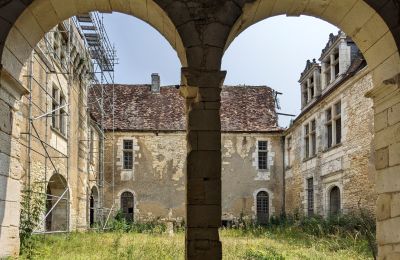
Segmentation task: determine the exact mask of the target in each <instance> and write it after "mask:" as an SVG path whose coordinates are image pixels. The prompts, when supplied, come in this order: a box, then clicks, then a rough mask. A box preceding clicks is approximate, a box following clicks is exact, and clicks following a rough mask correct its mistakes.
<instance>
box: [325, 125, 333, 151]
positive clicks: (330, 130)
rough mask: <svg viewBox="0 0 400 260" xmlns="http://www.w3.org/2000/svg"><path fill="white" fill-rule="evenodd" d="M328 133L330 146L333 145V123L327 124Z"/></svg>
mask: <svg viewBox="0 0 400 260" xmlns="http://www.w3.org/2000/svg"><path fill="white" fill-rule="evenodd" d="M326 127H327V132H328V133H327V134H328V148H331V147H332V124H331V123H329V124H328V125H327V126H326Z"/></svg>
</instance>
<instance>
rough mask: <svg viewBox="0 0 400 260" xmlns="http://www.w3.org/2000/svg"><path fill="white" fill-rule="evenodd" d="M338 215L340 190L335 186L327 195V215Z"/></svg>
mask: <svg viewBox="0 0 400 260" xmlns="http://www.w3.org/2000/svg"><path fill="white" fill-rule="evenodd" d="M339 213H340V189H339V188H338V187H337V186H335V187H333V188H332V189H331V192H330V194H329V214H330V215H337V214H339Z"/></svg>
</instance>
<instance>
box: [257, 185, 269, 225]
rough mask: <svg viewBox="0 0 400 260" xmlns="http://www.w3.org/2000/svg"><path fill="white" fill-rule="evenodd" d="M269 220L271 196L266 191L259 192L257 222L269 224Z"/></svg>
mask: <svg viewBox="0 0 400 260" xmlns="http://www.w3.org/2000/svg"><path fill="white" fill-rule="evenodd" d="M268 220H269V196H268V193H267V192H265V191H260V192H259V193H258V194H257V223H258V224H261V225H265V224H268Z"/></svg>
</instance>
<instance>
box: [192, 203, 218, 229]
mask: <svg viewBox="0 0 400 260" xmlns="http://www.w3.org/2000/svg"><path fill="white" fill-rule="evenodd" d="M186 221H187V227H188V228H192V227H194V228H213V227H214V228H218V227H220V226H221V205H190V204H189V205H187V212H186Z"/></svg>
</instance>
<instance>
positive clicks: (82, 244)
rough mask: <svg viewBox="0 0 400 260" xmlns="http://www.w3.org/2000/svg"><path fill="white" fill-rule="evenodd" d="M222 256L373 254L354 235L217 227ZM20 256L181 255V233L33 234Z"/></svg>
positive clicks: (144, 257) (343, 256)
mask: <svg viewBox="0 0 400 260" xmlns="http://www.w3.org/2000/svg"><path fill="white" fill-rule="evenodd" d="M220 234H221V240H222V245H223V259H335V260H340V259H373V258H372V254H371V253H370V251H369V248H368V242H367V241H366V240H364V239H360V237H358V236H357V235H355V236H354V235H351V236H348V237H338V236H325V237H319V236H313V235H308V234H304V233H301V232H297V231H294V230H291V229H287V228H286V229H273V230H268V229H260V230H257V231H256V232H243V231H241V230H233V229H225V230H221V231H220ZM28 251H29V250H27V249H25V250H24V252H23V254H22V255H21V259H27V258H32V259H52V260H53V259H68V260H71V259H141V260H147V259H149V260H150V259H151V260H155V259H183V258H184V232H182V231H181V232H178V233H175V234H174V235H173V236H169V235H167V234H164V233H162V232H160V233H158V234H157V233H138V232H109V233H97V232H87V233H71V234H67V235H66V234H63V235H47V236H35V237H33V243H32V244H31V253H32V254H31V257H29V256H28Z"/></svg>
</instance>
